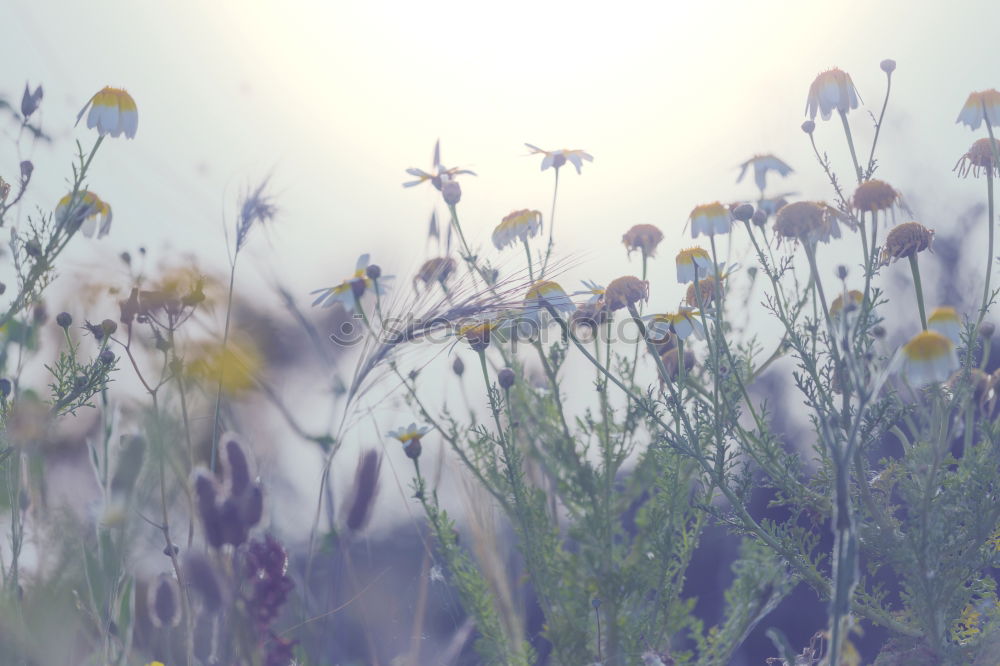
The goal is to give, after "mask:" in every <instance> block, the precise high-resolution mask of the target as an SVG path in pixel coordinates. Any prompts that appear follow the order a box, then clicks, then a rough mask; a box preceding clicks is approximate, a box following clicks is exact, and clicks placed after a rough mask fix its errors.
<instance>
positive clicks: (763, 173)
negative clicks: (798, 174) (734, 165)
mask: <svg viewBox="0 0 1000 666" xmlns="http://www.w3.org/2000/svg"><path fill="white" fill-rule="evenodd" d="M750 167H753V179H754V182H755V183H756V184H757V189H758V190H761V191H763V190H765V189H767V172H768V171H774V172H776V173H777V174H778V175H779V176H781V177H782V178H784V177H785V176H787V175H788V174H790V173H791V172H792V167H790V166H788V165H787V164H785V163H784V162H782V161H781V160H779V159H778V158H777V157H775V156H774V155H771V154H770V153H768V154H766V155H754V156H753V157H751V158H750V159H748V160H747V161H746V162H744V163H743V164H741V165H740V175H739V176H737V177H736V182H737V183H742V182H743V177H744V176H746V175H747V170H748V169H749V168H750Z"/></svg>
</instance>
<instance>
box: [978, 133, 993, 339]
mask: <svg viewBox="0 0 1000 666" xmlns="http://www.w3.org/2000/svg"><path fill="white" fill-rule="evenodd" d="M988 126H989V125H987V127H988ZM994 148H995V146H994ZM986 201H987V215H986V224H987V228H988V229H989V241H988V245H987V248H986V286H985V287H984V288H983V307H981V308H980V309H979V321H980V322H982V320H983V317H985V316H986V309H987V308H988V307H989V306H990V295H991V293H992V290H991V289H990V286H991V285H990V279H991V276H992V274H993V236H994V228H993V167H992V166H990V167H989V168H988V169H986ZM977 328H978V325H977Z"/></svg>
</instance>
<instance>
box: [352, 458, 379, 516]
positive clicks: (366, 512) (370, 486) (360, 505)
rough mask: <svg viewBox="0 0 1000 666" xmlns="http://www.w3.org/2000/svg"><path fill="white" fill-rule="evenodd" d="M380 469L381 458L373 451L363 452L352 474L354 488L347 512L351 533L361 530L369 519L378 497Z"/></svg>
mask: <svg viewBox="0 0 1000 666" xmlns="http://www.w3.org/2000/svg"><path fill="white" fill-rule="evenodd" d="M381 467H382V456H381V455H379V453H378V451H375V450H370V451H365V452H364V454H362V456H361V459H360V460H358V468H357V470H356V471H355V472H354V488H353V491H352V493H351V501H350V506H349V508H348V510H347V529H349V530H350V531H352V532H358V531H360V530H363V529H364V528H365V526H366V525H367V524H368V521H369V520H370V519H371V515H372V507H373V506H374V505H375V498H376V497H378V488H379V484H378V475H379V470H380V469H381Z"/></svg>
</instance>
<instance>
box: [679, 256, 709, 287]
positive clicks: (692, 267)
mask: <svg viewBox="0 0 1000 666" xmlns="http://www.w3.org/2000/svg"><path fill="white" fill-rule="evenodd" d="M711 270H712V257H711V256H710V255H709V254H708V250H706V249H704V248H700V247H689V248H688V249H686V250H681V251H680V252H678V253H677V282H679V283H680V284H687V283H688V282H694V281H695V280H696V279H697V278H698V276H699V275H701V276H705V275H708V272H709V271H711Z"/></svg>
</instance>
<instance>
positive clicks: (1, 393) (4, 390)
mask: <svg viewBox="0 0 1000 666" xmlns="http://www.w3.org/2000/svg"><path fill="white" fill-rule="evenodd" d="M11 388H12V386H11V383H10V380H9V379H7V378H6V377H5V378H3V379H0V397H4V398H6V397H7V396H9V395H10V391H11Z"/></svg>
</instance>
